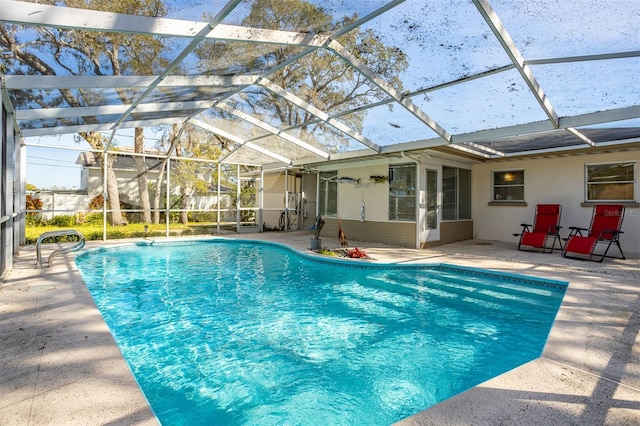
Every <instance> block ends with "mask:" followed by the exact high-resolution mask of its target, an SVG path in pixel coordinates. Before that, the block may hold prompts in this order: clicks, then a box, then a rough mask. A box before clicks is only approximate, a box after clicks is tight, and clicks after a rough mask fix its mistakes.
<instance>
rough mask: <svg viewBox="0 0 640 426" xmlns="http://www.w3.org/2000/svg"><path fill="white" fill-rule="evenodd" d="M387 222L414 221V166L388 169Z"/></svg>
mask: <svg viewBox="0 0 640 426" xmlns="http://www.w3.org/2000/svg"><path fill="white" fill-rule="evenodd" d="M389 220H416V166H415V165H413V164H411V165H404V166H391V167H389Z"/></svg>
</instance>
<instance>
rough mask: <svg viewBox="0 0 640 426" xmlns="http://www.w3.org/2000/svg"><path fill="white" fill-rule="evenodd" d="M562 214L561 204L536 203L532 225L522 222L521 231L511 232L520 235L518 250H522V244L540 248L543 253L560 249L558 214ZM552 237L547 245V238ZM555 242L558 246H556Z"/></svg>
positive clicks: (516, 235)
mask: <svg viewBox="0 0 640 426" xmlns="http://www.w3.org/2000/svg"><path fill="white" fill-rule="evenodd" d="M561 214H562V206H561V205H560V204H538V205H537V206H536V212H535V216H534V218H533V225H530V224H526V223H522V224H520V226H522V233H520V234H513V235H514V236H515V237H518V236H519V237H520V241H518V250H523V248H522V247H523V246H527V247H532V248H535V249H542V252H543V253H545V252H546V251H547V250H550V251H549V253H553V250H554V249H556V248H558V249H560V250H562V240H561V239H560V228H561V226H560V215H561ZM549 238H553V243H552V244H551V246H548V245H547V242H548V239H549ZM556 242H558V246H559V247H556Z"/></svg>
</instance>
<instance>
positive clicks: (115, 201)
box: [103, 161, 127, 226]
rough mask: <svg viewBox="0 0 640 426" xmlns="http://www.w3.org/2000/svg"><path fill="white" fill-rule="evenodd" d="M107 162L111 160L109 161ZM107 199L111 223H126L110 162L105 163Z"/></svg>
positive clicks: (116, 181)
mask: <svg viewBox="0 0 640 426" xmlns="http://www.w3.org/2000/svg"><path fill="white" fill-rule="evenodd" d="M109 163H111V162H110V161H109ZM103 164H104V161H103ZM107 200H108V202H109V210H111V224H112V225H114V226H122V225H126V224H127V220H126V219H125V218H124V216H122V211H121V210H120V194H119V193H118V180H117V179H116V174H115V172H114V171H113V167H111V165H110V164H109V165H107Z"/></svg>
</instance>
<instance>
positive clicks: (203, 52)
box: [196, 0, 408, 151]
mask: <svg viewBox="0 0 640 426" xmlns="http://www.w3.org/2000/svg"><path fill="white" fill-rule="evenodd" d="M356 20H357V16H355V15H354V16H351V17H348V16H345V17H343V18H341V19H340V20H338V21H337V22H335V23H334V22H333V17H332V16H330V15H328V14H326V13H325V12H324V11H323V9H322V8H321V7H318V6H315V5H312V4H309V3H306V2H305V1H303V0H255V1H254V2H253V3H252V7H251V10H250V12H249V14H248V15H247V16H246V18H245V19H244V20H243V22H242V24H243V25H246V26H253V27H259V28H277V29H280V30H286V31H300V29H304V30H306V31H308V32H310V33H319V34H320V33H331V32H332V31H333V30H335V29H336V28H342V27H344V26H346V25H348V24H350V23H353V22H355V21H356ZM339 42H340V43H341V44H342V45H343V46H344V47H345V48H346V49H347V50H348V51H350V52H351V53H352V54H353V55H355V56H356V57H357V58H358V59H359V60H360V61H362V62H363V63H364V64H365V65H367V66H368V67H369V69H371V70H372V71H373V72H374V73H375V74H377V75H378V76H379V77H381V78H382V79H384V80H385V81H386V82H387V83H389V84H391V85H392V86H393V87H394V88H395V89H396V90H398V91H402V83H401V81H400V79H399V77H398V76H399V75H400V73H401V71H403V70H404V69H405V68H406V67H407V66H408V58H407V56H406V55H405V54H404V52H402V50H400V49H399V48H397V47H393V46H385V45H384V44H383V43H382V42H381V41H380V39H379V37H377V36H376V34H375V32H374V31H373V30H361V29H356V30H352V31H350V32H349V33H347V34H345V35H343V36H342V37H340V39H339ZM258 49H263V48H262V47H261V46H256V45H255V44H252V43H246V44H240V43H231V42H229V43H224V42H220V41H216V42H215V43H213V42H208V41H205V42H203V43H201V44H200V45H199V48H198V49H197V50H196V53H197V54H198V55H199V57H200V58H201V60H202V67H203V69H206V70H209V71H213V72H219V73H222V74H224V73H228V72H231V71H233V70H231V69H229V58H230V56H231V55H232V57H233V58H234V61H233V66H234V67H236V68H237V67H239V66H242V67H244V71H245V72H247V73H250V72H260V71H261V70H263V69H264V68H265V66H268V67H272V66H273V65H275V64H280V63H284V62H286V61H287V60H288V59H289V58H291V57H292V56H293V55H295V54H297V53H299V51H300V48H299V47H298V46H284V47H280V48H274V50H272V51H269V52H268V53H264V52H263V50H261V51H259V50H258ZM236 72H237V71H236ZM268 78H269V79H270V80H271V81H273V82H274V83H275V84H277V85H278V86H280V87H282V88H284V89H286V90H287V91H289V92H290V93H293V94H295V95H296V96H298V97H299V98H302V99H303V100H304V101H306V102H308V103H309V104H311V105H313V106H315V107H316V108H319V109H320V110H323V111H325V112H328V113H331V112H335V111H342V110H345V109H354V108H358V107H360V106H364V105H366V104H368V103H370V102H371V100H372V99H377V100H380V99H383V98H384V97H385V95H384V94H383V93H382V92H381V91H380V90H378V89H377V88H376V87H375V86H374V85H373V84H371V83H370V82H369V81H368V80H367V79H366V78H365V76H364V75H363V74H361V73H359V72H357V71H356V70H355V69H354V68H353V67H352V66H350V65H349V64H347V63H346V62H345V61H344V60H342V59H341V58H339V57H338V56H337V55H335V54H334V53H332V52H330V51H328V50H325V49H317V50H316V51H315V52H314V53H311V54H308V55H306V56H304V57H303V58H301V59H299V60H297V61H295V62H293V63H289V64H287V66H286V67H283V68H282V69H280V70H279V71H277V72H276V73H271V74H269V75H268ZM241 96H242V97H243V101H244V104H245V105H246V106H247V107H248V108H251V109H252V110H253V111H254V112H255V113H257V114H258V115H265V116H268V117H276V118H277V120H279V121H280V123H282V124H283V125H284V126H285V127H289V126H298V127H299V128H300V131H301V133H302V135H303V139H304V135H305V134H314V135H316V136H318V139H320V140H331V141H332V142H331V143H332V144H333V145H332V146H326V147H325V148H326V149H329V150H332V151H339V150H340V149H341V145H347V144H348V143H349V139H348V138H347V137H344V136H342V135H341V134H340V133H338V132H334V131H332V130H330V126H327V125H326V124H325V123H323V122H322V121H318V120H316V122H315V123H313V124H311V120H313V119H314V118H315V117H314V116H313V115H312V114H311V113H309V112H307V111H305V110H303V109H302V108H299V107H297V106H295V105H294V104H292V103H290V102H288V101H284V100H283V99H282V98H281V97H279V96H278V95H276V94H274V93H272V92H270V91H266V90H264V89H262V88H260V86H252V87H250V88H248V89H247V90H245V91H243V92H242V93H241ZM364 114H366V112H359V113H353V114H349V115H346V116H342V117H341V120H342V121H343V122H345V124H347V125H349V126H350V127H351V128H352V129H354V130H355V131H358V132H361V131H362V122H363V119H364ZM327 132H331V133H330V135H331V136H330V138H327V137H323V136H325V134H326V133H327Z"/></svg>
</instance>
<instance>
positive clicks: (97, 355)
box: [0, 233, 640, 425]
mask: <svg viewBox="0 0 640 426" xmlns="http://www.w3.org/2000/svg"><path fill="white" fill-rule="evenodd" d="M285 236H286V235H284V236H283V235H281V234H278V233H276V234H275V235H269V234H257V235H255V236H254V235H252V236H251V237H252V238H250V239H254V238H253V237H255V239H260V240H275V241H276V242H281V243H284V244H286V245H287V246H289V247H292V248H294V249H296V250H299V251H302V252H304V253H306V254H310V255H315V254H313V253H311V252H309V251H308V247H305V246H306V245H307V244H308V242H309V239H308V238H309V237H308V233H301V234H293V233H292V234H290V235H288V236H287V237H288V238H289V240H288V241H286V240H281V239H283V238H284V237H285ZM231 238H239V239H248V238H247V234H242V235H241V236H231ZM117 243H118V242H112V243H111V244H117ZM120 243H122V242H120ZM125 243H126V242H125ZM336 243H337V241H336ZM366 244H367V243H362V244H359V246H360V247H361V248H364V250H366V251H367V253H369V254H370V255H371V256H372V257H373V258H374V259H376V260H377V261H382V262H388V261H390V262H393V263H403V264H411V263H426V262H425V261H428V262H427V263H450V264H453V265H455V267H472V268H485V269H492V270H496V271H499V272H504V273H515V274H524V275H535V276H536V277H539V278H543V279H548V280H550V281H560V282H562V281H569V287H568V288H567V292H566V295H565V298H564V300H563V303H562V306H561V307H560V310H559V312H558V315H557V316H556V320H555V322H554V324H553V327H552V330H551V333H550V335H549V338H548V340H547V344H546V345H545V349H544V351H543V354H542V356H541V357H540V358H538V359H536V360H534V361H531V362H529V363H527V364H525V365H523V366H521V367H518V368H516V369H514V370H512V371H510V372H507V373H505V374H503V375H501V376H498V377H496V378H494V379H491V380H489V381H487V382H484V383H482V384H480V385H478V386H476V387H474V388H472V389H471V390H469V391H467V392H464V393H462V394H459V395H457V396H455V397H452V398H450V399H448V400H446V401H444V402H442V403H440V404H438V405H436V406H434V407H431V408H429V409H427V410H424V411H422V412H420V413H416V414H415V415H413V416H411V417H409V418H407V419H404V420H401V421H399V422H398V423H397V424H399V425H442V424H456V425H457V424H460V425H462V424H474V425H485V424H486V425H494V424H522V425H525V424H526V425H529V424H576V425H577V424H633V423H636V424H640V284H639V282H640V266H639V262H638V261H637V260H628V261H627V262H626V263H620V262H611V263H608V264H606V263H605V264H593V263H592V262H589V263H575V262H574V263H566V264H555V265H554V264H549V261H553V262H556V263H557V262H565V261H564V260H560V259H558V258H556V257H555V255H554V257H549V256H550V255H549V254H544V255H543V254H538V253H533V254H526V255H523V256H522V258H513V257H514V256H516V255H517V256H519V255H520V253H515V254H514V253H513V252H514V251H515V250H513V247H511V246H506V245H501V244H497V243H496V244H494V247H493V248H494V249H495V250H493V253H491V256H486V252H485V249H484V248H483V249H482V250H480V251H476V250H477V249H478V247H474V246H473V243H472V242H468V243H467V244H466V245H465V244H459V245H457V246H456V245H449V246H447V247H442V248H433V249H429V250H415V249H403V248H390V247H377V246H375V245H366ZM98 245H99V244H95V245H94V246H98ZM103 245H104V244H103ZM88 246H89V247H90V246H91V245H90V244H88ZM336 246H337V245H336ZM465 250H466V252H465ZM500 257H502V259H500ZM346 261H349V260H346ZM374 261H375V260H374ZM59 262H60V263H57V264H54V266H53V267H51V268H44V269H40V270H39V269H36V268H35V267H34V265H35V250H30V249H29V248H25V249H24V250H23V252H22V253H21V254H20V255H19V256H18V258H16V260H15V264H14V268H13V270H12V271H11V272H10V273H9V274H8V275H7V277H6V279H5V280H4V282H3V283H2V284H1V286H0V310H1V311H0V313H2V315H1V316H0V326H1V329H0V330H1V331H0V338H2V340H3V344H2V346H1V347H0V375H1V376H2V377H3V380H2V384H0V390H1V391H2V394H3V398H2V401H1V402H0V423H2V424H25V425H26V424H30V425H38V424H51V423H65V424H157V420H156V419H155V416H154V415H153V412H152V411H151V409H150V407H149V405H148V403H147V401H146V399H145V398H144V395H142V393H141V392H140V390H139V388H138V386H137V383H136V382H135V379H134V378H133V376H132V374H131V372H130V370H129V368H128V366H127V365H126V363H125V362H124V360H123V359H122V356H121V354H120V352H119V350H118V348H117V347H116V346H115V342H113V338H112V337H111V335H110V333H109V332H108V329H107V328H106V325H105V324H104V321H102V318H101V316H100V314H99V312H98V311H97V308H96V307H95V304H94V303H93V300H92V299H91V297H90V295H89V294H88V290H87V289H86V286H84V283H83V282H82V279H81V277H80V273H79V271H78V270H77V268H76V267H75V263H74V262H73V258H72V257H71V256H67V257H65V258H64V259H61V260H60V261H59ZM356 262H357V260H356ZM599 265H602V266H599Z"/></svg>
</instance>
